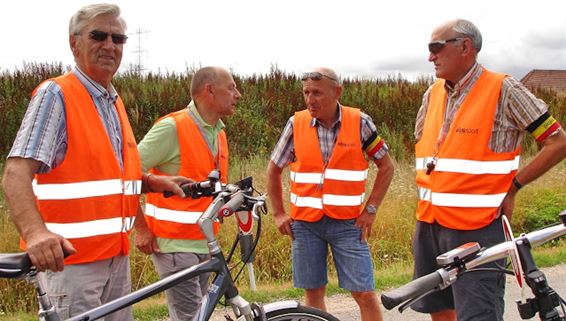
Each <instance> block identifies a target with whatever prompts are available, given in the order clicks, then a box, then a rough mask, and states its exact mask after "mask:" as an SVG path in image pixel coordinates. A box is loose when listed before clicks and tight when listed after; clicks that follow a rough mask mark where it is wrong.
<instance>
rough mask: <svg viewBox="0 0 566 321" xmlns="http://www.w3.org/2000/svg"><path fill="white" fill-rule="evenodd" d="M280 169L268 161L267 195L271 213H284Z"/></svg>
mask: <svg viewBox="0 0 566 321" xmlns="http://www.w3.org/2000/svg"><path fill="white" fill-rule="evenodd" d="M281 171H282V170H281V169H280V168H278V167H277V166H276V165H275V164H274V163H273V162H270V164H269V166H268V170H267V195H268V196H269V200H270V203H271V212H272V214H273V215H280V214H284V213H285V208H284V207H283V184H282V182H281Z"/></svg>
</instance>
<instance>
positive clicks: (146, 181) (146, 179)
mask: <svg viewBox="0 0 566 321" xmlns="http://www.w3.org/2000/svg"><path fill="white" fill-rule="evenodd" d="M152 175H153V174H147V175H146V176H145V187H146V190H147V191H148V192H150V193H153V190H152V189H151V187H150V186H149V177H150V176H152Z"/></svg>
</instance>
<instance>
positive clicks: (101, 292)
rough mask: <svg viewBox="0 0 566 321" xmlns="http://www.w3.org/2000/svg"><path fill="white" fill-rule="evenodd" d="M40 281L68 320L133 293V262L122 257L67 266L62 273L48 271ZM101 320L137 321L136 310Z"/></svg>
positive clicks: (52, 301) (127, 308)
mask: <svg viewBox="0 0 566 321" xmlns="http://www.w3.org/2000/svg"><path fill="white" fill-rule="evenodd" d="M38 278H39V281H40V282H41V283H42V284H43V285H44V286H45V290H46V292H47V294H48V295H49V299H50V300H51V304H53V306H55V310H56V311H57V314H58V315H59V317H60V318H61V319H62V320H65V319H68V318H70V317H73V316H76V315H79V314H81V313H83V312H85V311H88V310H90V309H93V308H96V307H98V306H100V305H102V304H104V303H106V302H110V301H112V300H114V299H117V298H120V297H122V296H124V295H126V294H128V293H130V291H131V277H130V259H129V257H128V256H124V255H119V256H115V257H113V258H110V259H106V260H101V261H96V262H92V263H84V264H71V265H65V269H64V270H63V271H62V272H52V271H46V272H42V273H39V274H38ZM100 320H105V321H133V317H132V309H131V307H126V308H124V309H122V310H119V311H116V312H114V313H112V314H110V315H109V316H106V317H105V318H103V319H100Z"/></svg>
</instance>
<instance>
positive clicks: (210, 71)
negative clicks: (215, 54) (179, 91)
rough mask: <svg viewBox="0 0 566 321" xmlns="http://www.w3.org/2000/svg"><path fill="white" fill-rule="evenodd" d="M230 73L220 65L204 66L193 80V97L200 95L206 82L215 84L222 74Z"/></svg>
mask: <svg viewBox="0 0 566 321" xmlns="http://www.w3.org/2000/svg"><path fill="white" fill-rule="evenodd" d="M225 74H228V72H227V71H226V70H224V69H223V68H220V67H203V68H201V69H199V70H198V71H197V72H196V73H195V74H194V75H193V79H192V81H191V89H190V91H191V97H192V98H193V99H195V98H196V97H197V96H199V95H200V94H201V93H202V91H203V90H204V87H205V85H206V84H215V83H217V82H218V80H219V79H220V78H221V76H223V75H225Z"/></svg>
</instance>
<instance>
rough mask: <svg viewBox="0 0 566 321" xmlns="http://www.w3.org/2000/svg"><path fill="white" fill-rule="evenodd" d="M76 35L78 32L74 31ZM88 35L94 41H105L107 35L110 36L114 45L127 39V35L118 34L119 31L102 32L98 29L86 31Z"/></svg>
mask: <svg viewBox="0 0 566 321" xmlns="http://www.w3.org/2000/svg"><path fill="white" fill-rule="evenodd" d="M76 35H79V33H76ZM88 36H89V38H90V39H92V40H94V41H98V42H102V41H106V39H108V37H110V38H112V42H113V43H114V44H115V45H123V44H125V43H126V41H127V40H128V36H126V35H122V34H119V33H109V32H104V31H100V30H93V31H91V32H89V33H88Z"/></svg>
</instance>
